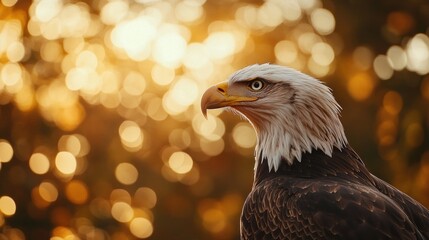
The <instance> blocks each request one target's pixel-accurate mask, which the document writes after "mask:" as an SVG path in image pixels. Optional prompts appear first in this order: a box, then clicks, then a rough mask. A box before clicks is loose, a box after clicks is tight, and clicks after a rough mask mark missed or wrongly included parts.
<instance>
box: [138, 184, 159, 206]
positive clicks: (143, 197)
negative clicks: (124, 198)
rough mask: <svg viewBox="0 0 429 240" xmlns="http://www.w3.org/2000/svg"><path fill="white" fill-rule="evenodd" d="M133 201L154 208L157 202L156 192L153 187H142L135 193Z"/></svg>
mask: <svg viewBox="0 0 429 240" xmlns="http://www.w3.org/2000/svg"><path fill="white" fill-rule="evenodd" d="M133 203H134V204H135V205H136V206H139V207H144V208H154V207H155V205H156V203H157V196H156V193H155V191H154V190H153V189H151V188H148V187H141V188H139V189H137V190H136V192H135V193H134V197H133Z"/></svg>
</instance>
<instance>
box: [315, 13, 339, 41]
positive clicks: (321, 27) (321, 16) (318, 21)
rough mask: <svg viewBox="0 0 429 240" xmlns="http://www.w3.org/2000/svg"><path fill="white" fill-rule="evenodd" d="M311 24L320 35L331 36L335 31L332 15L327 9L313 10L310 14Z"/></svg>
mask: <svg viewBox="0 0 429 240" xmlns="http://www.w3.org/2000/svg"><path fill="white" fill-rule="evenodd" d="M311 24H312V25H313V26H314V28H315V29H316V31H317V32H318V33H320V34H321V35H328V34H331V33H332V32H334V30H335V18H334V15H333V14H332V13H331V12H330V11H329V10H327V9H323V8H317V9H314V10H313V11H312V12H311Z"/></svg>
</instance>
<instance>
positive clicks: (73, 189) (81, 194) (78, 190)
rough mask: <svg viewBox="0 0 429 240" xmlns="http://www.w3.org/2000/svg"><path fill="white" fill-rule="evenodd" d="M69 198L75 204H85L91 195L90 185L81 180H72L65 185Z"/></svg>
mask: <svg viewBox="0 0 429 240" xmlns="http://www.w3.org/2000/svg"><path fill="white" fill-rule="evenodd" d="M65 193H66V197H67V199H68V200H69V201H70V202H72V203H74V204H78V205H79V204H84V203H85V202H86V201H87V200H88V197H89V192H88V187H87V186H86V184H85V183H84V182H82V181H79V180H72V181H70V182H69V183H67V185H66V187H65Z"/></svg>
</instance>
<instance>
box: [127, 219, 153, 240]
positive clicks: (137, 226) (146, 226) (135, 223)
mask: <svg viewBox="0 0 429 240" xmlns="http://www.w3.org/2000/svg"><path fill="white" fill-rule="evenodd" d="M130 231H131V233H132V234H133V235H134V236H136V237H138V238H148V237H150V236H151V235H152V233H153V226H152V223H151V222H150V221H149V220H147V219H146V218H141V217H138V218H134V219H133V220H132V221H131V223H130Z"/></svg>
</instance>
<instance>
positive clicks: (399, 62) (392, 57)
mask: <svg viewBox="0 0 429 240" xmlns="http://www.w3.org/2000/svg"><path fill="white" fill-rule="evenodd" d="M387 60H388V61H389V64H390V66H392V68H393V69H394V70H396V71H401V70H402V69H404V68H405V67H406V66H407V54H406V53H405V51H404V50H403V49H402V48H401V47H399V46H391V47H390V48H389V50H387Z"/></svg>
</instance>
